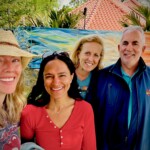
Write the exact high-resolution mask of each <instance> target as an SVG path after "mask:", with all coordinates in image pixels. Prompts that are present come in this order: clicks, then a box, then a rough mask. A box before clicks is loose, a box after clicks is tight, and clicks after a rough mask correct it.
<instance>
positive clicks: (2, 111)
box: [0, 71, 26, 127]
mask: <svg viewBox="0 0 150 150" xmlns="http://www.w3.org/2000/svg"><path fill="white" fill-rule="evenodd" d="M23 74H24V72H23V71H22V73H21V76H20V79H19V81H18V83H17V86H16V90H15V92H14V93H13V94H7V95H6V97H5V100H4V102H3V106H2V108H0V127H4V126H5V125H6V124H7V123H8V124H9V123H10V124H13V123H17V122H18V121H19V120H20V115H21V111H22V109H23V107H24V106H25V104H26V98H25V96H24V75H23Z"/></svg>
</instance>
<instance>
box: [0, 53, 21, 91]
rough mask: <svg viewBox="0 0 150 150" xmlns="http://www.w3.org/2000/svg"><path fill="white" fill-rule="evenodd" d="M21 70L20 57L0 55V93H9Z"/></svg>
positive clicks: (14, 85)
mask: <svg viewBox="0 0 150 150" xmlns="http://www.w3.org/2000/svg"><path fill="white" fill-rule="evenodd" d="M21 72H22V64H21V57H12V56H0V93H1V94H11V93H13V92H14V91H15V89H16V85H17V83H18V80H19V78H20V75H21Z"/></svg>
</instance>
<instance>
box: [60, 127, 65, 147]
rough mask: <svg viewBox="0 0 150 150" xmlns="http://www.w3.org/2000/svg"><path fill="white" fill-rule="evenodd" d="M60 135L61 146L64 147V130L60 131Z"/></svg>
mask: <svg viewBox="0 0 150 150" xmlns="http://www.w3.org/2000/svg"><path fill="white" fill-rule="evenodd" d="M59 133H60V146H63V144H64V142H63V138H64V137H63V132H62V129H60V131H59Z"/></svg>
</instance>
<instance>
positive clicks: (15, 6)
mask: <svg viewBox="0 0 150 150" xmlns="http://www.w3.org/2000/svg"><path fill="white" fill-rule="evenodd" d="M29 5H30V3H27V2H26V1H24V0H1V1H0V6H1V7H0V27H1V28H9V29H12V28H13V27H16V26H18V25H19V24H21V17H22V16H23V15H25V14H26V13H27V12H28V9H27V8H28V6H29Z"/></svg>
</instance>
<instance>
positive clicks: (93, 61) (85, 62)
mask: <svg viewBox="0 0 150 150" xmlns="http://www.w3.org/2000/svg"><path fill="white" fill-rule="evenodd" d="M101 53H102V46H101V45H100V44H99V43H97V42H86V43H84V44H83V45H82V48H81V51H80V53H79V54H78V58H79V66H78V67H79V68H82V70H85V71H87V72H90V71H92V70H94V69H95V68H96V67H97V66H98V64H99V61H100V57H101Z"/></svg>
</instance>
